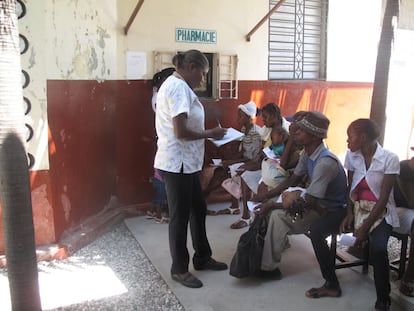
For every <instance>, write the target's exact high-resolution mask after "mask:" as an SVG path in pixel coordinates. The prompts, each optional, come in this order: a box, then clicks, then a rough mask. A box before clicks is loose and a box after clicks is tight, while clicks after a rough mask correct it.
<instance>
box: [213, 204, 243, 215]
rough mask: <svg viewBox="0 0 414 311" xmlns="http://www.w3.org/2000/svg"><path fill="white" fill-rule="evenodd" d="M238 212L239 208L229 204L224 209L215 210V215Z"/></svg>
mask: <svg viewBox="0 0 414 311" xmlns="http://www.w3.org/2000/svg"><path fill="white" fill-rule="evenodd" d="M239 214H240V208H238V207H236V208H232V207H231V206H230V207H227V208H225V209H221V210H219V211H217V212H216V215H239Z"/></svg>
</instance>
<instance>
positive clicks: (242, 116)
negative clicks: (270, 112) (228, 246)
mask: <svg viewBox="0 0 414 311" xmlns="http://www.w3.org/2000/svg"><path fill="white" fill-rule="evenodd" d="M238 108H239V109H238V111H237V123H238V124H239V125H240V126H241V132H243V133H244V137H243V139H242V141H241V143H240V145H239V151H238V153H237V154H236V155H235V156H234V158H233V159H229V160H223V161H222V166H220V167H215V168H212V169H213V170H214V174H213V177H212V178H211V180H210V182H209V184H208V186H207V188H206V189H205V190H204V194H205V196H208V195H209V194H210V193H211V191H213V190H215V189H217V188H218V187H220V186H221V183H222V182H223V181H224V180H225V179H226V178H229V177H230V174H229V166H231V165H234V164H236V163H244V162H248V161H250V160H252V159H254V158H256V157H257V155H258V153H259V152H260V150H261V148H262V138H261V136H260V133H261V127H260V126H258V125H257V124H255V123H253V118H254V117H256V114H257V107H256V104H255V103H254V102H253V101H249V102H248V103H247V104H244V105H239V107H238ZM239 213H240V209H239V201H238V199H236V198H235V197H232V199H231V205H230V207H228V208H226V209H224V210H220V211H218V212H216V211H210V210H208V214H210V215H216V214H239Z"/></svg>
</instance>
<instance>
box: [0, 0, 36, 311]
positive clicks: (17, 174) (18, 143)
mask: <svg viewBox="0 0 414 311" xmlns="http://www.w3.org/2000/svg"><path fill="white" fill-rule="evenodd" d="M18 35H19V34H18V29H17V16H16V1H14V0H1V1H0V200H1V205H2V214H3V218H2V220H3V227H4V237H5V245H6V259H7V273H8V278H9V288H10V297H11V305H12V310H13V311H26V310H31V311H32V310H33V311H38V310H41V306H40V295H39V284H38V272H37V262H36V249H35V241H34V228H33V215H32V207H31V191H30V182H29V171H28V163H27V156H26V150H25V143H24V141H25V139H24V136H25V135H24V133H25V131H24V112H23V100H22V99H23V96H22V86H21V65H20V48H19V37H18Z"/></svg>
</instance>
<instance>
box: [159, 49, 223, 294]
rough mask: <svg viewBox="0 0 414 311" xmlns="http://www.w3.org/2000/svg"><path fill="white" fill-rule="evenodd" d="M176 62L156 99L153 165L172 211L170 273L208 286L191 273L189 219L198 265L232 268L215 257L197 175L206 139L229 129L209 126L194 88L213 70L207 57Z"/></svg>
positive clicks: (192, 55) (196, 54) (190, 55)
mask: <svg viewBox="0 0 414 311" xmlns="http://www.w3.org/2000/svg"><path fill="white" fill-rule="evenodd" d="M173 63H174V66H175V67H176V72H174V73H173V75H171V76H169V77H168V78H167V80H165V82H164V83H163V84H162V85H161V87H160V89H159V92H158V97H157V107H156V117H155V127H156V131H157V135H158V142H157V144H158V149H157V153H156V155H155V161H154V167H155V168H157V169H158V170H159V171H160V173H161V175H162V177H163V178H164V182H165V186H166V191H167V199H168V206H169V209H170V223H169V229H168V230H169V245H170V253H171V257H172V266H171V277H172V279H173V280H175V281H177V282H179V283H181V284H182V285H184V286H187V287H191V288H199V287H201V286H203V284H202V283H201V281H200V280H199V279H198V278H196V277H195V276H194V275H193V274H191V273H190V272H189V271H188V264H189V260H190V257H189V253H188V249H187V228H188V223H189V224H190V231H191V238H192V244H193V247H194V255H193V266H194V269H195V270H225V269H227V265H226V264H225V263H222V262H217V261H216V260H214V259H213V258H212V257H211V255H212V251H211V248H210V244H209V242H208V239H207V234H206V225H205V219H206V210H207V207H206V202H205V200H204V196H203V194H202V191H201V186H200V180H199V176H198V172H199V171H200V170H201V168H202V164H203V160H204V139H206V138H210V137H211V138H215V139H220V138H222V137H223V136H224V135H225V133H226V130H225V129H223V128H221V127H216V128H213V129H209V130H205V129H204V108H203V105H202V104H201V102H200V101H199V99H198V98H197V95H196V94H195V93H194V91H193V89H194V88H196V87H199V86H200V85H201V84H202V82H203V80H204V79H205V76H206V74H207V72H208V69H209V63H208V60H207V58H206V57H205V55H204V54H203V53H201V52H200V51H198V50H189V51H186V52H182V53H178V54H177V55H175V56H174V58H173Z"/></svg>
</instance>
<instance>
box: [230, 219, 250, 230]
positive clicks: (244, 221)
mask: <svg viewBox="0 0 414 311" xmlns="http://www.w3.org/2000/svg"><path fill="white" fill-rule="evenodd" d="M251 222H252V218H249V219H244V218H240V219H239V220H238V221H236V222H234V223H232V224H231V225H230V228H231V229H242V228H244V227H248V226H250V224H251Z"/></svg>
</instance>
